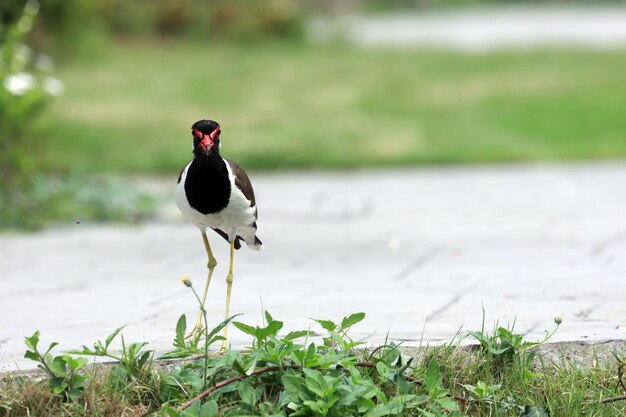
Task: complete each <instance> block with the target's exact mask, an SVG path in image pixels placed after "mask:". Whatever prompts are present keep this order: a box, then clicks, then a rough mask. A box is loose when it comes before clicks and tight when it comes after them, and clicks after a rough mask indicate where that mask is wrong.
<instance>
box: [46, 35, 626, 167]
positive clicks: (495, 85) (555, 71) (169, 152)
mask: <svg viewBox="0 0 626 417" xmlns="http://www.w3.org/2000/svg"><path fill="white" fill-rule="evenodd" d="M624 74H626V52H624V51H606V52H584V51H535V52H501V53H491V54H482V55H462V54H456V53H444V52H434V51H391V50H362V49H356V48H351V47H348V46H345V45H338V46H319V45H317V46H316V45H305V44H288V43H287V44H278V43H275V44H261V43H259V44H257V45H254V46H250V47H244V46H225V45H221V46H214V45H212V44H210V43H206V44H189V43H183V42H178V41H171V42H166V41H163V42H161V43H157V42H156V41H149V42H147V41H146V42H139V41H132V42H126V43H122V44H117V45H115V47H111V48H109V49H108V50H107V51H106V52H103V53H102V54H99V55H98V56H97V57H93V58H91V59H84V58H83V59H76V60H73V61H69V62H67V63H65V64H63V65H61V66H60V68H58V70H57V71H56V75H58V76H59V77H60V78H61V79H63V80H64V82H65V83H66V87H67V92H66V94H65V95H64V96H62V97H61V98H59V99H58V100H56V101H55V103H54V105H53V108H52V109H51V110H52V111H51V112H50V115H49V117H48V118H47V120H46V121H45V123H44V126H45V131H46V133H45V140H44V141H42V144H43V145H44V148H43V151H42V152H41V154H40V156H39V160H38V165H39V167H40V168H41V169H44V170H55V171H58V170H67V169H69V168H77V169H86V170H94V171H106V172H114V171H121V172H142V173H170V172H173V171H177V170H178V169H180V167H181V166H182V165H183V164H184V163H185V161H187V160H188V159H189V157H190V135H189V127H190V125H191V124H192V123H193V122H194V121H196V120H198V119H200V118H213V119H215V120H218V121H219V122H220V123H221V124H222V126H223V153H224V154H226V155H228V156H229V157H232V158H233V159H236V160H238V161H239V162H240V163H241V164H242V165H243V166H244V167H246V168H252V169H273V168H300V167H305V168H308V167H322V168H327V167H331V168H336V167H361V166H381V165H408V164H415V163H476V162H498V161H518V160H571V159H583V158H584V159H589V158H614V157H624V156H626V134H625V132H626V117H624V115H625V114H626V100H624V93H625V92H626V77H624V76H623V75H624Z"/></svg>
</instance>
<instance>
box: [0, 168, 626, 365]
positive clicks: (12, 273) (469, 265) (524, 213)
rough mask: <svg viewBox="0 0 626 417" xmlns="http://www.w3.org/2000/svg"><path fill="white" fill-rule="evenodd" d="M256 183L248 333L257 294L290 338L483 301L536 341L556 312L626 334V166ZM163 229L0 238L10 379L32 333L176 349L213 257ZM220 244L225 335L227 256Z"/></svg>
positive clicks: (599, 334) (469, 324)
mask: <svg viewBox="0 0 626 417" xmlns="http://www.w3.org/2000/svg"><path fill="white" fill-rule="evenodd" d="M252 178H253V182H254V183H255V188H256V190H257V197H258V201H259V206H260V221H259V236H260V237H261V239H262V240H263V241H264V243H265V250H264V251H262V252H259V253H257V252H252V251H250V250H247V249H244V250H240V251H238V252H237V254H236V264H235V267H236V269H235V282H234V292H233V303H232V309H231V311H232V312H233V313H245V315H244V316H243V317H241V319H242V320H243V321H245V322H248V323H251V324H258V323H260V321H261V318H260V316H261V315H260V311H261V301H260V299H261V298H262V300H263V306H264V307H265V308H266V309H268V310H270V312H271V313H272V314H273V315H274V317H275V318H277V319H280V320H283V321H284V322H285V328H284V329H285V330H287V331H289V330H296V329H307V328H309V326H312V328H313V329H315V330H317V329H318V327H316V325H314V324H313V323H312V322H311V321H310V320H309V318H310V317H314V318H331V319H340V318H341V317H342V316H343V315H347V314H350V313H353V312H358V311H364V312H366V313H367V317H366V319H365V321H364V322H363V323H362V324H360V325H358V326H357V327H356V328H355V329H354V331H353V333H352V334H353V336H354V337H356V338H359V339H363V340H367V341H368V342H370V343H372V344H377V343H381V342H382V341H383V340H384V339H385V337H386V335H387V333H389V336H390V338H391V339H393V340H398V341H405V343H407V344H413V345H415V344H420V343H422V344H425V343H434V342H440V341H446V340H450V339H451V338H452V337H454V335H455V334H456V333H457V332H458V331H459V329H460V328H462V329H463V330H477V329H479V328H480V324H481V314H482V313H481V305H482V306H484V308H485V310H486V314H487V322H488V326H489V327H491V326H492V325H493V319H499V320H500V323H501V324H507V323H508V322H513V321H516V329H517V330H518V331H519V332H522V333H524V334H527V335H528V337H529V338H530V339H539V338H541V337H542V336H543V334H544V331H545V330H548V329H552V328H553V324H552V320H553V317H555V316H561V317H563V325H562V328H561V330H560V331H559V332H558V333H557V335H556V336H555V338H554V339H553V340H555V341H556V340H583V341H586V340H589V341H598V340H607V339H626V163H612V164H586V165H561V166H545V165H538V166H533V165H520V166H502V167H500V166H493V167H464V168H436V169H435V168H433V169H411V170H393V171H363V172H349V173H291V174H286V175H275V176H274V175H253V176H252ZM173 181H174V180H172V182H173ZM171 186H172V189H173V184H171ZM168 187H169V185H168ZM172 199H173V197H172ZM163 217H164V218H163V219H161V221H159V222H157V223H151V224H144V225H140V226H136V227H133V226H108V225H107V226H99V225H87V224H85V223H84V222H81V223H80V224H75V225H71V226H68V227H66V228H59V229H54V230H47V231H45V232H42V233H35V234H4V235H0V285H1V287H0V288H1V290H0V371H1V370H10V369H16V368H19V369H26V368H29V367H32V364H31V363H28V362H27V361H25V360H24V359H23V358H22V356H23V352H24V347H23V339H22V337H23V336H25V335H30V334H32V332H34V331H35V330H40V331H41V332H42V343H44V342H50V341H53V340H54V341H57V342H60V344H61V345H60V347H59V349H72V348H78V347H80V346H81V345H83V344H89V345H90V344H91V343H93V342H94V341H95V340H97V339H99V338H104V337H105V336H106V335H108V334H109V333H110V332H111V331H112V330H113V329H114V328H116V327H117V326H120V325H123V324H128V325H129V327H128V328H127V329H126V330H125V331H124V334H125V338H126V341H127V342H129V341H140V340H145V341H148V342H150V344H151V346H153V347H156V348H157V349H158V350H159V351H163V350H165V349H167V348H168V346H169V345H170V343H171V339H172V338H173V335H174V326H175V323H176V320H177V318H178V316H179V315H180V314H181V313H183V312H184V313H188V314H189V315H190V316H189V321H193V320H194V319H195V313H196V303H195V300H194V298H193V296H192V294H191V293H190V291H189V290H188V289H187V288H185V287H184V286H183V285H181V284H180V282H179V278H180V277H181V276H182V275H183V274H186V273H188V274H190V276H191V278H192V280H193V282H194V285H195V286H196V288H198V290H201V287H202V285H203V281H204V279H205V275H206V266H205V265H206V256H205V254H204V248H203V245H202V240H201V239H200V234H199V233H198V231H197V230H195V229H194V228H193V227H192V226H191V225H189V224H187V223H185V222H184V221H183V220H182V219H180V218H179V217H177V216H176V210H175V208H174V207H173V206H168V207H167V208H166V209H165V210H164V215H163ZM211 242H212V244H213V247H214V248H215V251H216V256H217V258H218V261H219V262H220V264H219V265H218V268H217V270H216V274H215V277H214V281H213V283H212V286H211V289H210V292H209V303H208V314H209V318H210V321H211V322H213V323H218V322H219V321H220V320H221V316H222V314H223V305H224V296H225V282H224V277H225V275H226V265H227V251H226V244H225V242H224V241H222V240H221V238H219V237H218V236H217V235H211ZM231 335H232V343H233V344H234V345H236V346H242V345H245V344H246V343H248V342H249V339H248V337H247V336H245V335H243V334H241V333H239V332H238V331H236V329H231ZM118 345H119V344H118Z"/></svg>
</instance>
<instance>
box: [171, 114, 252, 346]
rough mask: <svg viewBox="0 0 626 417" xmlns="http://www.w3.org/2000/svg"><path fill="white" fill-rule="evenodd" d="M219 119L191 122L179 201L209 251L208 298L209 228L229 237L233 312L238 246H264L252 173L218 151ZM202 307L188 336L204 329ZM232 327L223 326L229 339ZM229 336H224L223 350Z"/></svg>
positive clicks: (211, 258) (211, 259) (211, 263)
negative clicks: (188, 155) (188, 159)
mask: <svg viewBox="0 0 626 417" xmlns="http://www.w3.org/2000/svg"><path fill="white" fill-rule="evenodd" d="M221 133H222V130H221V128H220V125H219V124H218V123H217V122H215V121H213V120H200V121H198V122H196V123H194V124H193V126H191V135H192V136H193V155H194V158H193V160H192V161H191V162H190V163H188V164H187V165H185V167H183V169H182V171H181V172H180V176H179V177H178V185H177V186H176V204H177V205H178V208H179V209H180V211H181V212H182V213H183V214H184V215H185V217H187V218H188V219H189V220H190V221H191V222H192V223H193V224H194V225H195V226H196V227H197V228H199V229H200V233H201V234H202V240H203V241H204V247H205V248H206V253H207V255H208V257H209V262H208V264H207V266H208V268H209V274H208V277H207V280H206V284H205V287H204V293H203V295H202V306H203V307H204V304H205V302H206V296H207V292H208V290H209V284H210V282H211V277H212V275H213V270H214V269H215V266H216V265H217V261H216V260H215V257H214V256H213V252H212V251H211V246H210V245H209V239H208V238H207V235H206V231H207V229H213V230H214V231H216V232H217V234H219V235H220V236H221V237H223V238H224V239H226V241H228V242H229V243H230V264H229V268H228V275H227V276H226V285H227V289H226V311H225V317H226V318H228V317H229V308H230V293H231V288H232V284H233V259H234V255H235V249H239V248H240V247H241V241H244V242H245V243H246V244H247V245H248V247H249V248H251V249H254V250H260V249H262V248H263V244H262V243H261V241H260V240H259V238H258V237H257V236H256V230H257V225H256V220H257V207H256V200H255V198H254V190H253V189H252V184H251V183H250V179H249V178H248V175H246V173H245V172H244V170H243V169H241V167H240V166H239V165H237V164H236V163H234V162H233V161H231V160H229V159H226V158H223V157H222V156H221V155H220V147H221V142H220V134H221ZM201 319H202V308H201V309H200V314H199V315H198V321H197V323H196V326H195V327H194V329H193V330H192V332H191V333H190V334H189V335H188V336H187V337H192V336H194V335H196V334H198V333H199V332H200V331H201V330H202V320H201ZM227 332H228V327H227V326H226V327H224V338H225V339H226V337H227V334H228V333H227ZM225 347H226V340H224V341H223V342H222V350H224V349H225Z"/></svg>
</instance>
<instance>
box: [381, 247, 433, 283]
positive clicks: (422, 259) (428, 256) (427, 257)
mask: <svg viewBox="0 0 626 417" xmlns="http://www.w3.org/2000/svg"><path fill="white" fill-rule="evenodd" d="M441 251H442V249H441V248H433V249H431V250H429V251H428V252H426V253H425V254H424V255H422V256H419V257H417V258H416V259H415V260H413V262H411V263H410V264H409V265H408V266H407V267H406V268H404V269H403V270H402V271H400V272H399V273H397V274H396V275H394V276H393V278H392V279H393V280H394V281H402V280H403V279H405V278H406V277H408V276H409V275H410V274H411V272H413V271H415V270H417V269H419V268H421V267H422V266H424V265H426V264H427V263H428V262H430V261H431V260H433V259H434V258H435V257H436V256H437V255H439V254H440V253H441Z"/></svg>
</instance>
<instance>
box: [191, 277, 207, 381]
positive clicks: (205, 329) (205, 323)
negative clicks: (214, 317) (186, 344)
mask: <svg viewBox="0 0 626 417" xmlns="http://www.w3.org/2000/svg"><path fill="white" fill-rule="evenodd" d="M189 288H191V291H192V292H193V295H194V296H195V297H196V300H198V304H199V305H200V311H201V312H202V317H203V318H204V367H203V368H202V389H203V390H205V389H206V381H207V367H208V361H209V333H208V332H209V322H208V320H207V317H206V310H205V309H204V306H203V305H202V301H200V297H199V296H198V293H197V292H196V290H194V289H193V287H189Z"/></svg>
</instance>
